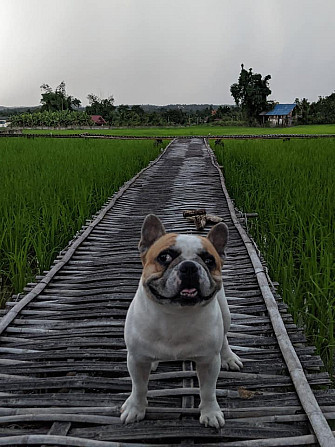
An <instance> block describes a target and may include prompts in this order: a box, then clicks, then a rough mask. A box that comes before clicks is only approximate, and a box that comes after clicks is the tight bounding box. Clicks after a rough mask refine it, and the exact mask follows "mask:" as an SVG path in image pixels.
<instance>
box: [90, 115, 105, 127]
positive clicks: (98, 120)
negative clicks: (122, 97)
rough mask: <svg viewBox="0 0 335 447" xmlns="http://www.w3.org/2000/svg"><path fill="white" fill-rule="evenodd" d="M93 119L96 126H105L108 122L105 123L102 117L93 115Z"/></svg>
mask: <svg viewBox="0 0 335 447" xmlns="http://www.w3.org/2000/svg"><path fill="white" fill-rule="evenodd" d="M91 119H92V121H93V122H94V124H95V125H96V126H103V125H104V124H107V121H105V120H104V119H103V117H102V116H101V115H92V116H91Z"/></svg>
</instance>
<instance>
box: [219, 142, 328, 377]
mask: <svg viewBox="0 0 335 447" xmlns="http://www.w3.org/2000/svg"><path fill="white" fill-rule="evenodd" d="M213 147H214V145H213ZM214 149H215V151H216V155H217V157H218V161H219V163H220V164H222V165H223V167H224V175H225V178H226V182H227V187H228V190H229V192H230V194H231V196H232V197H233V198H234V200H235V203H236V206H237V207H238V208H239V209H240V210H242V211H243V212H257V213H258V216H259V217H258V218H257V219H254V220H251V219H250V220H249V222H248V227H249V231H250V233H251V235H252V236H253V237H254V239H255V241H256V243H257V245H258V246H259V248H260V250H261V251H262V253H263V254H264V255H265V258H266V261H267V264H268V266H269V271H270V275H271V278H272V279H273V280H274V281H278V282H279V284H280V293H281V294H282V296H283V299H284V301H285V302H287V303H288V305H289V309H290V312H291V313H292V314H293V316H294V318H295V321H296V323H297V324H299V325H301V326H303V327H304V329H305V331H306V333H307V335H308V336H309V337H310V340H311V341H312V342H313V343H314V344H315V345H316V347H317V349H318V351H319V352H320V353H321V355H322V358H323V360H324V362H325V363H326V365H327V367H328V368H329V370H330V371H331V370H333V367H334V364H333V362H334V353H335V338H334V321H335V263H334V245H335V233H334V218H335V200H334V197H335V182H334V178H335V139H331V138H329V139H325V140H314V141H311V140H290V141H286V142H283V141H281V140H277V141H264V140H263V141H233V140H232V141H228V142H226V143H225V145H224V147H223V148H217V147H216V148H214Z"/></svg>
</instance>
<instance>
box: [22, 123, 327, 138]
mask: <svg viewBox="0 0 335 447" xmlns="http://www.w3.org/2000/svg"><path fill="white" fill-rule="evenodd" d="M84 132H89V133H101V134H106V135H134V136H171V135H173V136H181V135H209V134H211V135H262V134H278V133H279V134H291V133H292V134H335V124H322V125H310V126H294V127H283V128H281V127H276V128H264V127H233V126H232V127H225V126H210V125H203V126H185V127H180V126H175V127H138V128H114V129H103V128H96V129H88V130H83V129H73V130H72V129H71V130H70V129H68V130H37V129H36V130H35V129H26V130H24V133H41V134H43V133H47V134H50V133H53V134H70V133H84Z"/></svg>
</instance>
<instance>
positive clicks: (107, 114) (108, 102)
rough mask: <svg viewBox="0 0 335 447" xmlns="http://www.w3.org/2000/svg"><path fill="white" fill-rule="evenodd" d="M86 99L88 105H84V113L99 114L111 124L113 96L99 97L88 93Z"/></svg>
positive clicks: (113, 108)
mask: <svg viewBox="0 0 335 447" xmlns="http://www.w3.org/2000/svg"><path fill="white" fill-rule="evenodd" d="M87 99H88V102H89V104H90V105H89V106H87V107H86V113H88V114H89V115H101V116H102V117H103V118H104V120H106V121H107V122H108V123H109V124H112V121H113V118H114V110H115V106H114V98H113V96H109V97H108V98H104V99H103V98H102V99H101V98H99V96H97V95H94V94H93V93H90V94H89V95H88V96H87Z"/></svg>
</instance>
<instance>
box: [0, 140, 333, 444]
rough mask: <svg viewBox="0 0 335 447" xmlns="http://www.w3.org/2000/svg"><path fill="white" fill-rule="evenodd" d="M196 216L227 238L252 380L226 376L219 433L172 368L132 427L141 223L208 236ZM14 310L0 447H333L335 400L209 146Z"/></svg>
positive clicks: (158, 377)
mask: <svg viewBox="0 0 335 447" xmlns="http://www.w3.org/2000/svg"><path fill="white" fill-rule="evenodd" d="M189 208H206V210H207V211H208V212H209V213H212V214H216V215H219V216H221V217H223V218H224V221H225V222H226V223H227V225H228V227H229V230H230V241H229V245H228V250H227V252H228V253H227V254H228V256H227V260H226V264H225V266H224V269H223V278H224V286H225V290H226V295H227V297H228V302H229V305H230V309H231V313H232V327H231V331H230V334H229V335H230V336H229V339H230V344H231V345H232V347H233V349H234V350H235V352H236V353H238V355H239V356H240V357H241V358H242V360H243V363H244V368H243V370H242V371H241V372H228V371H221V373H220V376H219V380H218V383H217V395H218V402H219V404H220V406H221V408H222V409H223V411H224V414H225V419H226V425H225V427H224V428H222V429H221V430H216V429H214V428H205V427H203V426H201V425H200V423H199V421H198V418H199V411H198V408H197V407H198V404H199V398H198V388H197V387H198V384H197V379H196V373H195V371H194V366H193V364H192V363H191V362H170V363H160V364H159V367H158V369H157V371H156V372H155V373H152V375H151V377H150V382H149V409H148V411H147V416H146V418H145V419H144V421H141V422H139V423H134V424H129V425H126V426H124V425H122V424H121V423H120V419H119V408H120V405H121V403H123V401H124V400H125V398H126V397H127V396H128V394H129V392H130V389H131V383H130V379H129V376H128V372H127V367H126V351H125V344H124V340H123V324H124V318H125V315H126V312H127V308H128V306H129V303H130V301H131V299H132V297H133V295H134V292H135V290H136V288H137V284H138V281H139V278H140V274H141V263H140V259H139V256H138V253H137V243H138V240H139V233H140V228H141V224H142V221H143V219H144V217H145V215H146V214H148V213H149V212H154V213H156V214H157V215H158V216H159V217H160V218H161V219H162V221H163V222H164V225H165V227H166V229H167V231H176V232H186V233H190V232H192V233H196V231H195V227H194V226H193V224H191V223H190V222H188V221H186V220H185V219H183V217H182V211H183V210H184V209H189ZM206 233H207V231H206V232H203V234H206ZM7 309H8V312H7V313H6V315H5V316H4V317H3V319H2V321H1V322H0V334H1V336H0V341H1V343H0V365H1V374H0V398H1V406H0V446H14V445H34V446H42V445H53V446H55V445H57V446H58V445H65V446H89V447H95V446H97V447H100V446H106V447H107V446H109V447H113V446H136V445H141V446H142V445H152V444H153V445H162V444H164V445H166V444H168V445H179V444H181V445H194V444H195V445H196V444H197V445H201V446H226V445H227V446H231V447H233V446H241V447H242V446H256V447H260V446H279V445H280V446H293V445H303V446H305V445H322V446H334V445H335V442H334V437H333V434H332V432H331V429H330V428H329V426H328V424H327V422H326V419H325V418H327V419H335V390H333V389H331V388H329V385H330V381H329V377H328V375H327V374H326V373H323V372H321V368H322V362H321V361H320V358H319V357H317V356H315V355H314V348H313V347H310V346H307V345H306V343H305V338H304V335H303V333H302V332H301V331H300V330H299V329H297V327H296V326H295V325H294V324H293V321H292V318H291V316H290V315H289V314H288V313H287V308H286V306H285V305H284V304H283V303H282V301H281V299H280V297H279V296H278V295H277V294H276V292H275V290H274V288H273V286H272V284H271V281H269V280H268V278H267V275H266V270H265V269H264V268H263V265H262V263H261V261H260V259H259V257H258V255H257V252H256V250H255V247H254V245H253V244H252V243H251V242H250V239H249V238H248V237H247V236H246V234H245V232H244V230H243V229H242V227H241V225H240V222H239V219H238V218H237V217H236V215H235V213H234V209H233V206H232V203H231V201H230V199H229V198H228V197H227V193H226V190H225V186H224V183H223V178H222V174H221V171H220V169H219V168H218V166H217V164H216V161H215V159H214V157H213V154H212V152H211V150H210V149H209V148H208V146H207V144H206V142H205V141H204V140H203V139H199V138H194V139H179V140H175V141H173V142H172V143H171V144H170V145H169V147H168V148H167V150H166V151H165V152H164V153H163V154H162V155H161V156H160V157H159V158H158V159H157V160H156V161H155V162H152V163H151V164H150V165H149V167H148V168H146V169H145V170H143V171H142V172H141V173H140V174H139V175H137V176H136V177H134V178H133V179H132V180H131V181H130V182H128V183H127V184H126V185H125V186H124V187H123V188H122V189H121V190H120V191H119V192H118V193H117V194H116V195H115V196H114V197H113V198H112V199H111V200H110V201H109V202H108V203H107V205H106V206H105V207H104V208H103V209H102V210H101V212H99V213H98V214H97V216H95V218H94V219H93V220H92V222H90V224H89V225H88V226H87V227H85V228H83V229H82V231H81V232H80V233H79V234H78V235H77V237H76V238H75V239H74V240H73V241H72V242H71V243H70V244H69V246H68V247H67V248H66V249H65V250H64V251H63V252H62V254H61V255H60V256H59V257H58V258H57V260H56V262H55V264H54V265H53V267H52V269H51V270H50V272H48V273H46V275H45V276H44V277H43V278H42V277H41V278H39V282H38V283H37V284H31V285H29V287H28V288H27V289H26V292H25V294H24V296H23V297H21V296H20V300H17V301H15V300H14V301H13V302H10V303H8V304H7ZM293 347H294V349H293ZM312 390H313V391H312Z"/></svg>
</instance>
